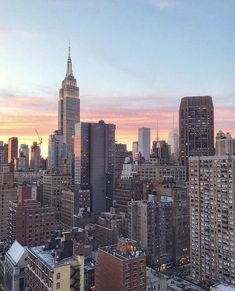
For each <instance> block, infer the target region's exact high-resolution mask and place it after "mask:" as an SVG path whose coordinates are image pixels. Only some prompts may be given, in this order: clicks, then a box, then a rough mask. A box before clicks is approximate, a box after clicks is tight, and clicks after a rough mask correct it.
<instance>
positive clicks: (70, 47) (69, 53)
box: [69, 40, 71, 58]
mask: <svg viewBox="0 0 235 291" xmlns="http://www.w3.org/2000/svg"><path fill="white" fill-rule="evenodd" d="M70 50H71V46H70V40H69V58H70Z"/></svg>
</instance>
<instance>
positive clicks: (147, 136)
mask: <svg viewBox="0 0 235 291" xmlns="http://www.w3.org/2000/svg"><path fill="white" fill-rule="evenodd" d="M150 142H151V130H150V128H146V127H141V128H139V130H138V152H139V153H141V155H142V157H144V159H145V160H149V157H150Z"/></svg>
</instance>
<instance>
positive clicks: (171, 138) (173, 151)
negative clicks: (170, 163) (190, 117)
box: [167, 127, 179, 158]
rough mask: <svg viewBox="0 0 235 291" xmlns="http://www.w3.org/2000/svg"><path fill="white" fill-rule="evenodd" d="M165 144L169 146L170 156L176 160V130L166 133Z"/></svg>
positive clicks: (177, 148)
mask: <svg viewBox="0 0 235 291" xmlns="http://www.w3.org/2000/svg"><path fill="white" fill-rule="evenodd" d="M167 143H168V144H169V145H170V150H171V154H172V155H174V157H176V158H178V155H179V131H178V128H177V127H175V128H173V129H172V130H171V131H170V132H169V133H168V138H167Z"/></svg>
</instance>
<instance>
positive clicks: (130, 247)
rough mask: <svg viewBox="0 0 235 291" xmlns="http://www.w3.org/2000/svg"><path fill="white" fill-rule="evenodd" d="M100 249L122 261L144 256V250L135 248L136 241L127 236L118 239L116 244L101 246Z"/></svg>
mask: <svg viewBox="0 0 235 291" xmlns="http://www.w3.org/2000/svg"><path fill="white" fill-rule="evenodd" d="M100 250H102V251H104V252H106V253H109V254H110V255H112V256H114V257H116V258H118V259H120V260H122V261H126V260H130V259H133V258H138V257H141V256H145V252H144V251H143V250H142V249H138V248H137V245H136V242H135V241H133V240H130V239H127V238H125V239H124V238H122V239H120V240H119V242H118V244H117V245H112V246H106V247H102V248H100Z"/></svg>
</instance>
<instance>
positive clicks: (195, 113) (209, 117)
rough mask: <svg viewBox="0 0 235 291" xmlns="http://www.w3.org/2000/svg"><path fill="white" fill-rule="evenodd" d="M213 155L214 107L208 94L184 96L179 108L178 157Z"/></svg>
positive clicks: (183, 163) (185, 163)
mask: <svg viewBox="0 0 235 291" xmlns="http://www.w3.org/2000/svg"><path fill="white" fill-rule="evenodd" d="M211 155H214V107H213V102H212V98H211V97H210V96H197V97H184V98H182V99H181V103H180V108H179V159H180V163H181V165H183V166H187V167H188V159H189V157H191V156H211Z"/></svg>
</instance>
